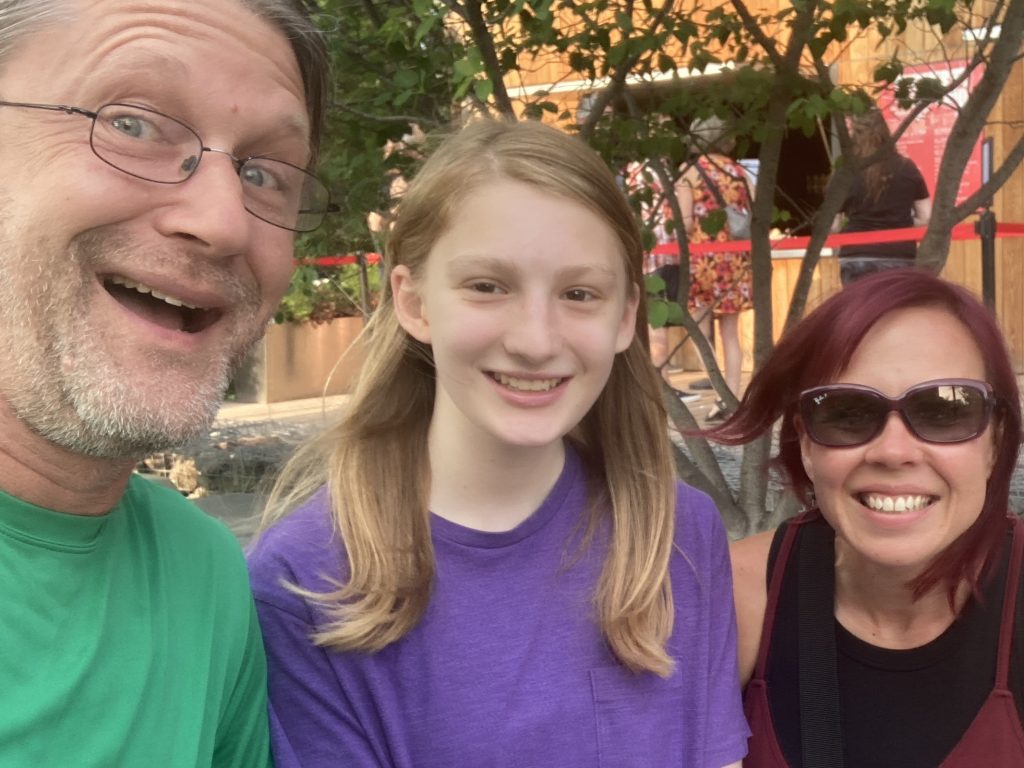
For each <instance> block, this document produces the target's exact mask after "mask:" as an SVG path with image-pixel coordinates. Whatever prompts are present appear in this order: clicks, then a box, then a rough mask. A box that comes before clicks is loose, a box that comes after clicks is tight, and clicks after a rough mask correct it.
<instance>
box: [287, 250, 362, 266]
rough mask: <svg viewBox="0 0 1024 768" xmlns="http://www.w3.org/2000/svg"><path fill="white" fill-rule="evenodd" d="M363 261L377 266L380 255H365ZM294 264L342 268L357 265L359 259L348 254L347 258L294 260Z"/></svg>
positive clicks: (325, 257) (332, 257)
mask: <svg viewBox="0 0 1024 768" xmlns="http://www.w3.org/2000/svg"><path fill="white" fill-rule="evenodd" d="M363 259H364V260H365V261H366V263H367V264H377V263H379V262H380V254H379V253H367V254H365V255H364V256H363ZM295 263H296V264H298V265H300V266H316V267H342V266H344V265H346V264H358V263H359V259H358V258H356V255H355V254H354V253H350V254H348V255H347V256H317V257H316V258H313V259H296V260H295Z"/></svg>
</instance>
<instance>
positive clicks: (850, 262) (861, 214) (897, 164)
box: [837, 109, 932, 286]
mask: <svg viewBox="0 0 1024 768" xmlns="http://www.w3.org/2000/svg"><path fill="white" fill-rule="evenodd" d="M850 138H851V139H853V148H854V154H855V155H856V157H858V158H868V157H871V156H873V155H878V154H879V153H881V156H880V157H879V159H878V160H877V161H876V162H874V163H871V165H868V166H867V167H865V168H864V169H863V170H862V171H861V172H860V174H859V175H858V177H857V179H856V181H854V183H853V186H852V187H851V188H850V191H849V193H848V194H847V196H846V200H845V201H844V202H843V206H842V208H840V211H841V213H842V214H844V215H845V218H846V222H845V224H844V225H843V226H842V228H841V229H840V231H841V232H870V231H872V230H879V229H901V228H904V227H923V226H925V225H926V224H927V223H928V220H929V219H930V218H931V212H932V201H931V197H930V196H929V194H928V187H927V185H926V184H925V182H924V178H923V177H922V176H921V171H919V170H918V168H917V166H916V165H914V162H913V161H912V160H910V159H909V158H907V157H904V156H903V155H901V154H900V153H899V152H897V151H896V147H895V144H894V143H893V140H892V134H891V133H890V132H889V126H888V125H886V122H885V118H883V117H882V113H881V112H879V111H878V110H877V109H872V110H870V111H869V112H865V113H864V114H863V115H857V116H855V117H853V118H851V120H850ZM841 220H842V216H840V217H837V224H838V223H839V222H840V221H841ZM837 228H838V227H837ZM916 255H917V246H916V244H915V242H914V241H913V240H906V241H903V242H896V243H877V244H864V245H853V246H844V247H843V248H841V249H840V250H839V270H840V279H841V280H842V283H843V285H844V286H845V285H848V284H849V283H851V282H853V281H854V280H857V279H858V278H861V277H863V276H864V275H869V274H871V273H873V272H878V271H880V270H883V269H892V268H894V267H909V266H913V262H914V257H915V256H916Z"/></svg>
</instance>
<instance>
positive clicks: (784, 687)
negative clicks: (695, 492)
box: [709, 270, 1024, 768]
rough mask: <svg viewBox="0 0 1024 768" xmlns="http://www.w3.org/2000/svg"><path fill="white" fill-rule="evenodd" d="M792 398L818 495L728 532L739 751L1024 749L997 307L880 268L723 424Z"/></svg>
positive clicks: (793, 339) (796, 474) (923, 753)
mask: <svg viewBox="0 0 1024 768" xmlns="http://www.w3.org/2000/svg"><path fill="white" fill-rule="evenodd" d="M780 418H781V431H780V433H779V456H778V458H777V463H778V465H779V467H780V469H781V471H782V473H783V474H784V476H785V479H786V480H787V481H788V483H789V484H790V486H791V487H792V490H793V491H794V492H795V493H796V494H797V495H798V496H799V497H801V498H802V499H803V501H804V502H805V504H806V507H807V511H806V512H804V513H803V514H801V515H800V516H799V517H796V518H794V519H793V520H790V521H789V522H788V523H785V524H783V525H782V526H781V527H780V528H778V529H777V530H776V531H770V532H767V533H763V534H758V535H755V536H752V537H750V538H747V539H744V540H742V541H740V542H737V543H736V544H735V545H734V547H733V552H732V556H733V572H734V583H735V587H734V588H735V593H736V607H737V614H738V623H739V644H740V673H741V677H742V679H743V680H744V683H745V685H746V690H745V708H746V713H747V718H748V720H749V722H750V726H751V730H752V732H753V735H752V737H751V741H750V751H749V754H748V756H747V758H746V760H745V761H744V766H747V768H751V767H754V768H757V767H760V766H772V767H774V766H791V767H795V766H807V767H808V768H809V767H810V766H827V767H828V768H837V767H838V766H843V765H845V766H850V767H853V768H861V766H893V767H894V768H895V767H896V766H898V767H899V768H914V767H915V766H919V767H920V768H925V767H926V766H927V767H928V768H933V767H934V766H944V768H957V767H959V766H965V767H968V766H969V767H970V768H977V767H978V766H985V767H986V768H993V767H995V768H1001V767H1002V766H1007V767H1009V766H1021V765H1024V731H1022V728H1021V721H1022V717H1024V650H1022V648H1021V645H1022V642H1021V641H1022V639H1024V637H1022V632H1021V628H1022V626H1024V625H1022V622H1024V617H1022V615H1021V609H1020V605H1019V604H1020V600H1019V599H1018V597H1017V595H1018V587H1019V584H1020V582H1021V573H1022V570H1021V568H1022V566H1021V559H1022V552H1024V524H1022V523H1021V522H1020V521H1019V520H1018V519H1017V518H1016V517H1013V516H1011V515H1009V514H1008V496H1009V485H1010V478H1011V475H1012V474H1013V471H1014V469H1015V467H1016V462H1017V453H1018V448H1019V444H1020V439H1021V406H1020V400H1019V394H1018V389H1017V380H1016V376H1015V373H1014V369H1013V366H1012V363H1011V361H1010V358H1009V355H1008V353H1007V349H1006V344H1005V342H1004V340H1003V338H1002V335H1001V334H1000V332H999V329H998V327H997V325H996V322H995V319H994V318H993V316H992V314H991V313H990V312H989V311H988V310H987V309H986V308H985V307H984V306H983V305H982V304H981V303H980V302H979V301H978V300H977V299H976V298H975V297H974V296H973V295H972V294H971V293H970V292H968V291H967V290H965V289H964V288H961V287H959V286H956V285H953V284H951V283H948V282H946V281H944V280H941V279H939V278H937V277H934V276H932V275H930V274H926V273H924V272H918V271H913V270H893V271H888V272H881V273H878V274H875V275H871V276H869V277H866V278H864V279H863V280H861V281H858V282H856V283H855V284H853V285H851V286H849V287H847V288H846V289H845V290H844V291H842V292H841V293H839V294H837V295H836V296H834V297H832V298H831V299H829V300H828V301H827V302H825V303H824V304H822V306H821V307H819V308H818V309H817V310H815V311H814V312H812V313H811V314H810V315H809V316H808V317H807V318H806V319H804V321H803V322H802V323H800V324H799V325H798V326H797V327H796V328H794V329H793V330H792V331H791V332H790V333H789V334H787V335H786V336H785V337H784V338H783V339H782V340H781V341H780V342H779V344H778V346H777V347H776V349H775V351H774V352H773V354H772V355H771V356H770V358H769V359H768V360H767V361H766V362H765V364H764V366H763V367H762V368H761V369H760V371H758V373H757V374H756V375H755V376H754V378H753V380H752V381H751V383H750V385H749V387H748V389H747V391H746V395H745V397H744V399H743V402H742V404H741V405H740V408H739V409H738V411H737V412H736V413H735V415H734V416H733V417H732V418H731V419H729V421H727V422H726V423H725V424H723V425H721V426H719V427H717V428H715V429H713V430H711V431H710V432H709V434H710V436H711V437H712V438H714V439H717V440H719V441H721V442H725V443H730V444H737V443H745V442H748V441H750V440H752V439H753V438H755V437H757V436H758V435H761V434H763V433H765V432H766V431H768V430H770V429H772V426H773V425H774V424H775V422H776V420H778V419H780Z"/></svg>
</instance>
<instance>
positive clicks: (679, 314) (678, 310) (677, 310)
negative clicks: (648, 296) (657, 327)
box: [667, 301, 683, 325]
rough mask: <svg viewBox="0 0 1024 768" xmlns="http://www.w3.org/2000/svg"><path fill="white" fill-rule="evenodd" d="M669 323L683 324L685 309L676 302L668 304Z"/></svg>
mask: <svg viewBox="0 0 1024 768" xmlns="http://www.w3.org/2000/svg"><path fill="white" fill-rule="evenodd" d="M667 322H668V323H671V324H672V325H680V324H682V322H683V308H682V307H681V306H679V303H678V302H676V301H670V302H668V320H667Z"/></svg>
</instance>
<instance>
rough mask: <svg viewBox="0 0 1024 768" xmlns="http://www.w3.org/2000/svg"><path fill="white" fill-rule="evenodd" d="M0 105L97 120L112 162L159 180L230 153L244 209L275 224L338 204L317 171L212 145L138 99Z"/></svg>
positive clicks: (305, 224)
mask: <svg viewBox="0 0 1024 768" xmlns="http://www.w3.org/2000/svg"><path fill="white" fill-rule="evenodd" d="M0 107H21V108H23V109H45V110H50V111H53V112H63V113H64V114H67V115H81V116H82V117H87V118H89V119H90V120H91V121H92V128H91V129H90V132H89V145H90V146H91V147H92V151H93V152H94V153H95V154H96V157H98V158H99V159H100V160H102V161H103V162H105V163H107V165H111V166H113V167H114V168H117V170H119V171H121V172H122V173H127V174H128V175H129V176H134V177H136V178H138V179H143V180H145V181H152V182H156V183H157V184H181V183H182V182H184V181H188V180H189V179H190V178H191V177H192V175H193V174H194V173H195V172H196V170H197V169H198V168H199V161H200V160H202V158H203V153H205V152H217V153H219V154H222V155H226V156H227V157H229V158H230V159H231V162H232V163H233V164H234V166H235V171H236V172H237V173H238V177H239V179H241V182H242V190H243V199H244V205H245V210H247V211H248V212H249V213H251V214H252V215H253V216H255V217H256V218H258V219H261V220H263V221H265V222H267V223H268V224H273V225H274V226H275V227H281V228H282V229H289V230H291V231H293V232H312V231H313V230H314V229H316V228H317V227H319V226H320V225H321V224H322V223H323V220H324V216H325V215H326V214H328V213H332V212H334V211H336V210H337V207H336V206H334V205H332V204H331V196H330V193H329V192H328V190H327V187H326V186H324V184H323V182H321V181H320V180H319V179H318V178H317V177H316V176H314V175H313V174H311V173H309V172H308V171H306V170H304V169H303V168H300V167H299V166H297V165H293V164H292V163H288V162H285V161H284V160H276V159H274V158H272V157H258V156H257V157H245V158H238V157H235V156H234V155H232V154H230V153H229V152H226V151H225V150H222V149H214V148H213V147H207V146H206V145H205V144H204V143H203V140H202V139H201V138H200V137H199V134H198V133H196V132H195V131H194V130H192V129H191V128H190V127H189V126H187V125H185V123H183V122H181V121H180V120H176V119H175V118H173V117H169V116H168V115H165V114H163V113H161V112H157V111H156V110H153V109H148V108H146V107H140V106H136V105H134V104H119V103H115V104H105V105H104V106H102V107H100V108H99V109H97V110H96V111H95V112H93V111H91V110H88V109H83V108H81V107H71V106H67V105H64V104H30V103H24V102H16V101H0Z"/></svg>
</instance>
